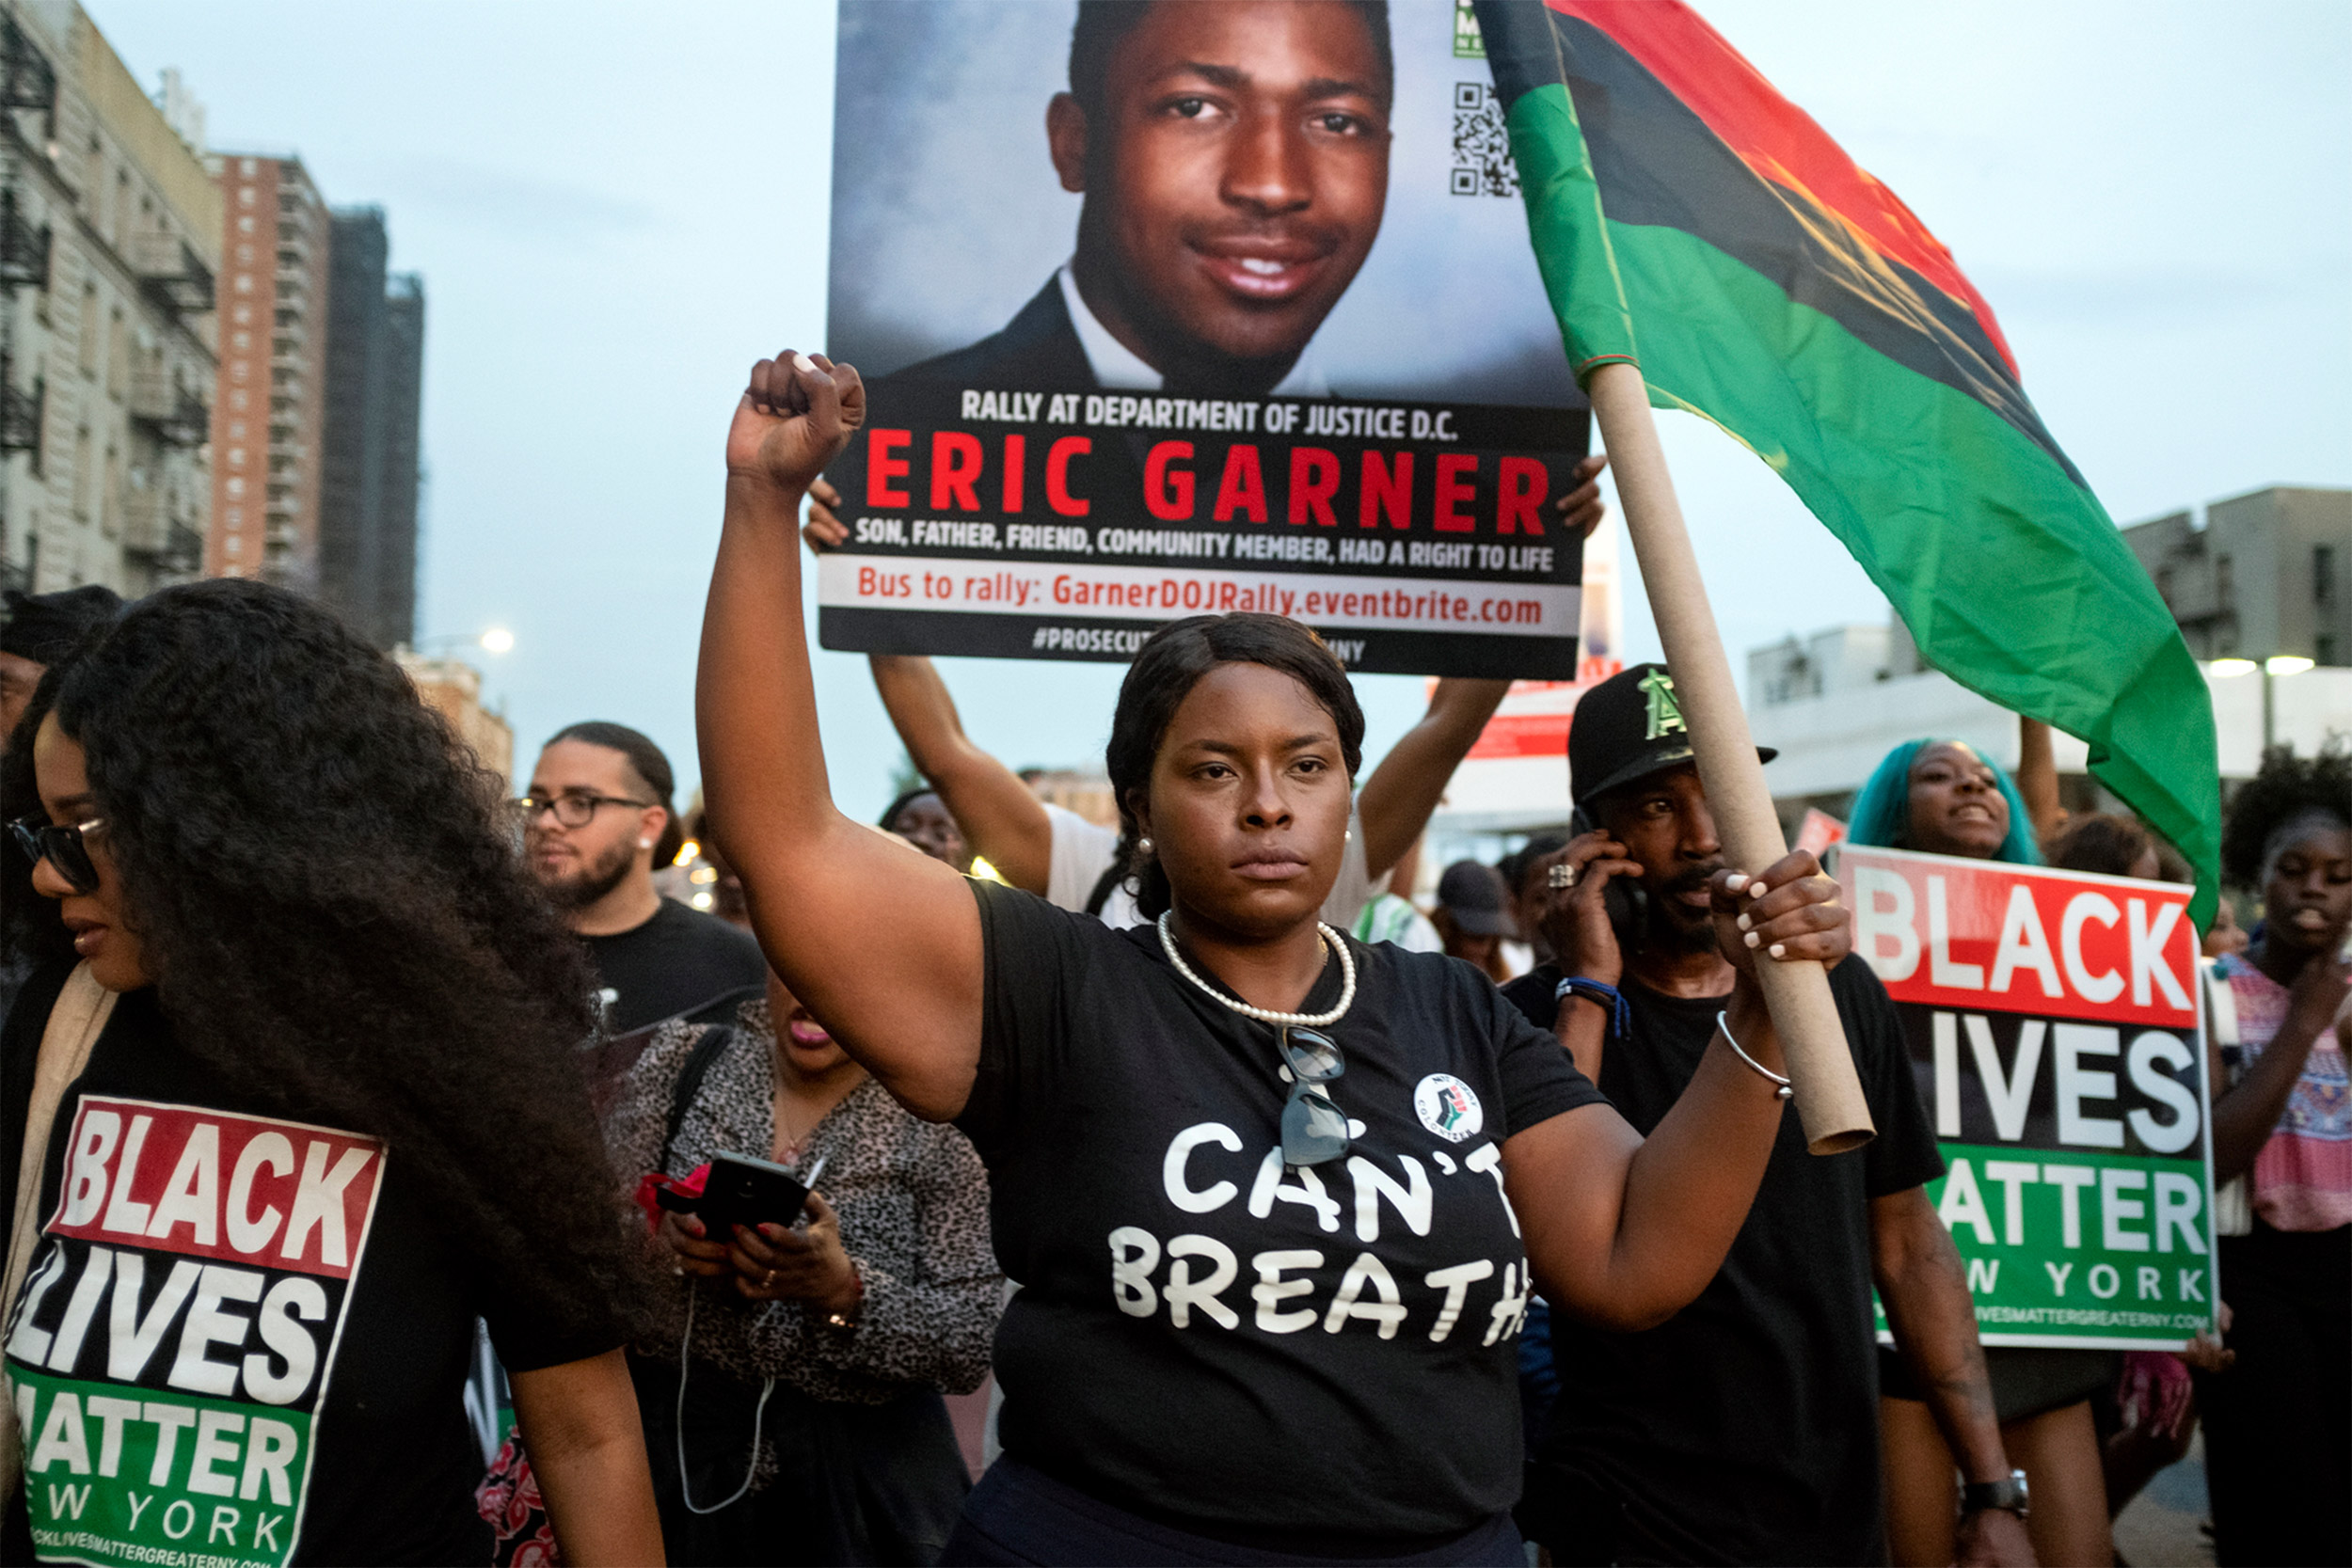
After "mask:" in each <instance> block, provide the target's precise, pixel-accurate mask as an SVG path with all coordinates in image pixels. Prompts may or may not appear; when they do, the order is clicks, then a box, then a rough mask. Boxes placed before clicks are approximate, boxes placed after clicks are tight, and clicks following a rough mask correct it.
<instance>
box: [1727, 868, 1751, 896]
mask: <svg viewBox="0 0 2352 1568" xmlns="http://www.w3.org/2000/svg"><path fill="white" fill-rule="evenodd" d="M1747 885H1748V879H1747V878H1746V877H1745V876H1743V875H1742V874H1740V872H1737V871H1735V872H1733V873H1732V874H1731V891H1732V892H1734V893H1737V892H1739V891H1740V889H1741V888H1743V887H1745V886H1747Z"/></svg>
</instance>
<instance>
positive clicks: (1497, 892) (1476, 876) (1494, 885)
mask: <svg viewBox="0 0 2352 1568" xmlns="http://www.w3.org/2000/svg"><path fill="white" fill-rule="evenodd" d="M1502 902H1503V895H1502V878H1501V877H1499V876H1497V875H1496V874H1495V871H1494V868H1493V867H1492V866H1488V865H1485V864H1482V863H1479V862H1477V861H1455V862H1454V863H1453V864H1452V865H1449V866H1447V867H1446V868H1445V875H1444V876H1442V877H1440V878H1438V905H1439V906H1440V907H1441V908H1442V909H1444V911H1446V912H1447V913H1448V914H1450V915H1452V916H1453V917H1454V925H1456V926H1458V927H1461V928H1462V929H1463V930H1465V931H1468V932H1469V933H1470V935H1472V936H1478V937H1498V936H1509V935H1511V934H1512V930H1511V917H1510V916H1509V915H1507V914H1505V913H1503V911H1502Z"/></svg>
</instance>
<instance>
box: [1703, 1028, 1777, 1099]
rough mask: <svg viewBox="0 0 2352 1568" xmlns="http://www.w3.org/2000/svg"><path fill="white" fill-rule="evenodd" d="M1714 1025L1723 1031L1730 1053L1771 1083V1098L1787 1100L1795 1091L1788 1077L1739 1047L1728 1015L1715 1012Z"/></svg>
mask: <svg viewBox="0 0 2352 1568" xmlns="http://www.w3.org/2000/svg"><path fill="white" fill-rule="evenodd" d="M1715 1027H1716V1028H1718V1029H1720V1030H1722V1031H1723V1036H1724V1044H1725V1045H1727V1046H1729V1047H1731V1053H1732V1054H1733V1055H1735V1056H1737V1057H1739V1058H1740V1060H1741V1061H1743V1062H1745V1063H1747V1064H1748V1069H1749V1070H1750V1071H1752V1072H1754V1073H1755V1074H1756V1076H1757V1077H1759V1078H1762V1079H1763V1080H1765V1081H1766V1082H1767V1083H1769V1084H1772V1085H1773V1088H1772V1098H1773V1099H1774V1100H1787V1099H1788V1097H1789V1096H1791V1095H1793V1094H1795V1093H1796V1092H1797V1091H1796V1090H1794V1089H1792V1088H1790V1087H1789V1086H1788V1079H1786V1078H1783V1077H1782V1076H1781V1075H1780V1074H1779V1073H1777V1072H1774V1071H1773V1070H1772V1069H1771V1068H1768V1067H1766V1066H1765V1065H1764V1064H1763V1063H1762V1062H1759V1061H1757V1060H1756V1058H1755V1057H1753V1056H1751V1055H1749V1054H1748V1053H1746V1052H1744V1051H1742V1050H1740V1042H1739V1041H1738V1040H1736V1039H1733V1038H1732V1037H1731V1020H1730V1018H1729V1017H1727V1016H1726V1015H1724V1014H1723V1013H1717V1014H1716V1015H1715Z"/></svg>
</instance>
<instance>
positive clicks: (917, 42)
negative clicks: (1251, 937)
mask: <svg viewBox="0 0 2352 1568" xmlns="http://www.w3.org/2000/svg"><path fill="white" fill-rule="evenodd" d="M1466 15H1467V13H1466V12H1462V11H1461V10H1460V8H1457V7H1456V6H1454V5H1453V4H1450V3H1448V0H1401V3H1398V4H1394V5H1391V6H1390V7H1388V8H1385V9H1384V8H1377V7H1358V6H1304V7H1296V6H1288V5H1279V4H1270V5H1267V6H1263V7H1254V6H1242V7H1165V8H1142V7H1118V6H1092V7H1088V8H1079V7H1077V6H1074V5H1057V6H1027V7H1010V8H1007V7H1000V6H993V5H987V4H981V3H977V0H965V3H960V0H919V3H893V4H889V5H881V4H874V3H869V0H845V3H844V4H843V5H842V7H841V11H840V31H839V43H838V50H837V55H836V66H835V102H836V105H837V107H836V110H835V115H836V119H835V135H834V187H833V253H832V268H831V278H830V322H829V326H828V333H827V347H828V349H829V351H830V352H831V353H832V354H833V355H834V357H836V358H840V359H846V360H849V361H850V362H851V363H853V364H855V365H857V366H858V367H859V369H860V371H861V372H864V374H865V375H866V379H867V382H868V386H869V388H870V393H871V397H870V404H869V414H868V419H867V424H866V429H865V430H864V431H863V432H861V433H860V434H859V436H857V437H856V438H855V439H854V440H853V441H852V442H851V444H850V447H849V449H848V450H847V451H844V452H843V454H842V456H841V457H840V459H838V460H837V461H836V462H835V464H834V467H833V468H832V469H831V470H829V473H828V477H829V478H830V479H832V481H833V482H834V484H836V485H837V486H838V487H839V489H840V491H841V494H842V505H841V508H840V513H841V517H842V520H843V522H844V523H845V524H846V525H847V526H848V529H849V532H850V537H849V540H848V543H847V544H846V545H845V546H843V547H842V548H841V549H840V550H838V551H834V552H831V553H829V554H827V555H826V556H825V558H824V559H823V560H822V561H821V562H819V565H818V573H817V598H818V606H819V617H818V634H819V639H820V641H822V642H823V644H824V645H825V646H827V647H830V648H838V649H847V650H851V651H867V652H884V651H886V652H907V653H955V654H977V655H987V656H995V657H1022V658H1062V659H1110V660H1123V659H1126V658H1128V657H1132V656H1133V655H1134V653H1135V651H1136V648H1137V647H1139V646H1140V645H1141V643H1142V641H1143V639H1144V638H1145V637H1147V636H1149V635H1150V633H1151V631H1152V629H1153V628H1154V627H1156V626H1160V625H1163V624H1165V623H1167V622H1168V621H1171V620H1175V619H1177V618H1180V617H1182V616H1185V615H1192V614H1199V613H1202V612H1205V611H1227V610H1271V611H1275V612H1278V613H1280V614H1285V615H1289V616H1292V617H1294V618H1295V619H1297V620H1300V621H1303V622H1305V623H1307V624H1308V625H1310V626H1314V627H1315V628H1316V629H1317V630H1318V631H1319V632H1321V633H1322V634H1323V635H1324V637H1325V638H1326V640H1327V641H1328V642H1329V643H1330V645H1331V646H1332V648H1333V649H1334V651H1335V652H1337V653H1338V654H1339V655H1340V657H1342V658H1343V660H1344V661H1345V662H1346V663H1347V664H1348V665H1349V666H1350V667H1352V668H1354V669H1358V670H1363V671H1373V672H1385V673H1406V674H1440V675H1442V674H1462V675H1487V676H1523V677H1528V678H1534V679H1549V680H1573V679H1575V678H1576V677H1577V673H1578V646H1577V630H1578V620H1579V599H1580V594H1579V589H1578V584H1579V581H1580V576H1581V548H1580V546H1581V541H1580V540H1579V539H1578V538H1577V537H1576V536H1575V534H1574V533H1573V532H1570V531H1564V530H1563V528H1562V525H1561V522H1560V519H1559V516H1558V514H1557V513H1556V511H1555V510H1554V503H1555V502H1556V501H1557V500H1558V499H1560V498H1561V497H1562V496H1564V495H1565V494H1566V493H1567V491H1568V490H1569V489H1571V488H1572V487H1573V483H1574V482H1573V479H1572V477H1571V476H1572V472H1573V469H1574V467H1575V465H1576V463H1577V461H1578V459H1579V458H1580V457H1581V456H1582V455H1583V453H1584V452H1585V451H1586V449H1587V444H1588V421H1589V418H1590V415H1589V411H1588V409H1587V407H1586V405H1585V403H1584V400H1583V397H1582V395H1581V393H1580V392H1579V391H1578V390H1577V388H1576V386H1575V383H1574V380H1573V378H1572V377H1571V375H1570V373H1569V370H1568V366H1567V363H1566V359H1565V356H1564V355H1563V353H1562V351H1561V347H1560V337H1559V328H1558V325H1557V324H1556V322H1555V321H1554V319H1553V317H1552V315H1551V312H1550V309H1549V302H1548V300H1547V296H1546V294H1545V292H1544V287H1543V283H1542V279H1541V277H1539V275H1538V273H1537V271H1536V268H1535V264H1534V257H1533V256H1532V255H1531V254H1530V252H1529V251H1528V247H1527V245H1526V221H1525V218H1524V216H1523V214H1522V213H1521V210H1520V203H1519V198H1518V175H1517V172H1516V170H1515V169H1514V168H1513V166H1512V165H1511V162H1510V158H1509V154H1508V151H1507V146H1506V138H1505V136H1504V134H1503V127H1502V119H1501V115H1500V111H1499V110H1498V108H1497V106H1496V102H1495V96H1494V88H1493V85H1492V81H1491V78H1490V77H1489V75H1488V72H1487V69H1486V62H1485V60H1484V59H1483V58H1480V57H1477V52H1476V49H1475V37H1476V35H1475V29H1474V25H1469V24H1464V23H1463V22H1462V21H1461V20H1460V18H1461V17H1463V16H1466ZM1466 25H1469V31H1468V32H1465V30H1464V29H1465V26H1466ZM1466 40H1467V41H1466Z"/></svg>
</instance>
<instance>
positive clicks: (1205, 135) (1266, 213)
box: [889, 0, 1395, 397]
mask: <svg viewBox="0 0 2352 1568" xmlns="http://www.w3.org/2000/svg"><path fill="white" fill-rule="evenodd" d="M1394 89H1395V67H1394V61H1393V58H1392V55H1391V43H1390V37H1389V15H1388V6H1387V4H1386V3H1385V0H1213V3H1208V0H1200V3H1196V0H1185V3H1182V4H1174V3H1168V0H1158V3H1138V0H1079V4H1078V18H1077V23H1076V25H1075V27H1074V28H1073V31H1072V34H1071V40H1070V85H1069V89H1068V90H1067V91H1064V92H1059V93H1057V94H1055V96H1054V98H1053V101H1052V103H1050V104H1049V105H1048V106H1047V109H1046V115H1045V130H1046V142H1047V146H1048V149H1049V150H1050V152H1051V155H1052V158H1053V165H1054V169H1055V172H1056V173H1057V175H1058V177H1059V179H1060V182H1061V184H1062V188H1063V189H1065V190H1068V191H1072V192H1075V193H1077V194H1079V195H1080V196H1081V197H1082V198H1083V203H1082V206H1081V208H1080V212H1079V217H1078V235H1077V245H1076V247H1075V250H1074V251H1073V255H1072V256H1071V259H1070V261H1068V262H1066V263H1065V264H1064V265H1062V266H1061V267H1060V268H1058V269H1057V271H1056V272H1055V274H1054V275H1053V277H1050V278H1048V279H1047V280H1046V283H1045V286H1044V287H1043V288H1042V289H1041V290H1039V291H1038V293H1037V294H1036V296H1035V297H1034V298H1032V299H1031V300H1030V301H1029V303H1028V304H1027V305H1025V306H1024V307H1023V308H1022V309H1021V311H1020V313H1019V314H1017V315H1015V316H1014V317H1013V319H1012V320H1011V321H1010V322H1009V324H1008V325H1006V326H1005V327H1004V329H1003V330H1001V331H999V332H996V333H994V334H993V335H991V336H989V337H987V338H984V339H982V340H981V341H978V342H977V343H974V344H972V345H970V346H969V347H966V348H962V349H959V350H956V351H954V352H952V353H949V354H945V355H941V356H937V357H935V358H932V359H928V360H925V361H924V362H922V363H920V364H917V365H914V366H911V367H909V368H908V369H906V370H903V371H900V372H898V375H897V376H896V377H892V378H889V379H897V378H898V377H906V378H911V379H912V378H920V379H924V380H933V381H943V380H944V381H953V382H957V383H960V384H961V385H966V386H975V387H991V388H1003V389H1012V390H1026V389H1035V390H1056V391H1069V390H1085V389H1088V388H1099V389H1105V390H1122V391H1164V392H1168V393H1172V394H1182V395H1186V396H1212V397H1258V396H1263V395H1266V394H1269V393H1277V394H1281V395H1290V396H1303V397H1316V396H1327V395H1329V394H1330V393H1331V392H1332V391H1333V390H1334V388H1331V387H1329V386H1328V385H1327V384H1326V382H1325V380H1324V377H1323V375H1322V372H1320V371H1319V370H1318V368H1317V366H1316V364H1315V357H1314V353H1313V347H1312V341H1313V339H1314V336H1315V333H1316V330H1317V329H1318V328H1320V327H1321V326H1322V325H1323V322H1324V319H1325V318H1326V317H1327V316H1328V315H1329V314H1330V312H1331V309H1332V307H1333V306H1335V305H1337V304H1338V303H1339V301H1340V298H1341V296H1342V295H1343V294H1344V293H1346V292H1347V288H1348V285H1349V284H1350V283H1351V282H1353V281H1354V280H1355V277H1356V275H1357V273H1358V271H1359V270H1360V269H1361V268H1362V266H1363V264H1364V259H1365V257H1366V256H1368V255H1369V254H1370V253H1371V250H1372V245H1373V241H1374V240H1375V238H1377V237H1378V235H1379V232H1380V220H1381V215H1382V213H1383V211H1384V209H1385V208H1386V205H1387V201H1388V187H1389V149H1390V129H1389V117H1390V110H1391V103H1392V99H1393V96H1394ZM1339 390H1344V388H1339Z"/></svg>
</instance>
